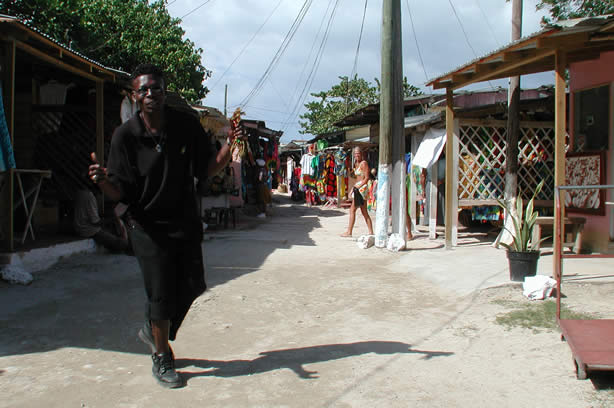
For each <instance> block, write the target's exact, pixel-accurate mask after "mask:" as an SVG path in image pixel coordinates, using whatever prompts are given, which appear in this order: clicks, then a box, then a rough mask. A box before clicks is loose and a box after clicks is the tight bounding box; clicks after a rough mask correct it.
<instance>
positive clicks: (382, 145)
mask: <svg viewBox="0 0 614 408" xmlns="http://www.w3.org/2000/svg"><path fill="white" fill-rule="evenodd" d="M382 17H383V18H382V72H381V75H382V92H381V96H380V125H379V169H378V172H377V178H378V183H377V202H378V205H377V213H376V218H375V231H374V232H375V245H376V246H377V247H380V248H381V247H385V246H386V244H387V243H388V220H389V218H388V203H389V200H390V191H391V182H392V185H393V188H392V191H393V198H392V205H393V207H392V211H393V220H394V219H395V218H396V222H394V223H393V231H395V230H398V228H399V224H400V222H402V223H403V228H402V231H403V230H404V224H405V221H404V220H405V218H403V220H399V218H401V217H399V215H400V213H401V212H402V215H403V216H405V217H406V214H405V210H401V209H400V208H399V207H400V204H405V200H403V203H400V201H401V197H399V194H400V193H401V192H402V195H403V196H404V195H405V190H404V189H401V182H402V181H404V180H400V178H399V179H397V177H398V175H397V172H396V171H395V172H394V174H393V162H394V164H395V170H396V168H397V166H396V165H397V164H398V161H399V159H402V157H400V156H401V155H402V154H403V153H404V144H405V139H404V136H403V93H402V89H403V82H402V77H403V61H402V60H403V59H402V48H401V1H400V0H383V12H382ZM400 143H402V145H399V144H400ZM400 149H403V150H401V151H399V150H400ZM391 176H393V177H391ZM403 185H404V183H403ZM403 207H404V205H403ZM394 215H396V217H394ZM403 236H404V235H403Z"/></svg>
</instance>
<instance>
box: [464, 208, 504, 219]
mask: <svg viewBox="0 0 614 408" xmlns="http://www.w3.org/2000/svg"><path fill="white" fill-rule="evenodd" d="M502 218H503V212H502V211H501V207H499V206H498V205H491V206H480V207H472V208H471V219H472V220H474V221H499V220H501V219H502Z"/></svg>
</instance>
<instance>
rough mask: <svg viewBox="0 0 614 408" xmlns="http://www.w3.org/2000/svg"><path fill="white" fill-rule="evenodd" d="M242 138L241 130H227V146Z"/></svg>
mask: <svg viewBox="0 0 614 408" xmlns="http://www.w3.org/2000/svg"><path fill="white" fill-rule="evenodd" d="M242 137H243V129H241V127H236V128H235V129H228V144H229V145H232V144H233V143H234V141H235V140H237V139H241V138H242Z"/></svg>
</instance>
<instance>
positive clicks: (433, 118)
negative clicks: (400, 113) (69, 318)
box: [405, 112, 443, 129]
mask: <svg viewBox="0 0 614 408" xmlns="http://www.w3.org/2000/svg"><path fill="white" fill-rule="evenodd" d="M442 118H443V113H442V112H430V113H427V114H424V115H418V116H410V117H408V118H405V129H412V128H415V127H417V126H420V125H428V124H431V123H435V122H439V121H440V120H441V119H442Z"/></svg>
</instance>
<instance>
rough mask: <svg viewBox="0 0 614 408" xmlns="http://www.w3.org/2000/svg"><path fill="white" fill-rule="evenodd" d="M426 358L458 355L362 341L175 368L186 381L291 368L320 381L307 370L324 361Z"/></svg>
mask: <svg viewBox="0 0 614 408" xmlns="http://www.w3.org/2000/svg"><path fill="white" fill-rule="evenodd" d="M368 353H375V354H384V355H385V354H422V355H423V357H422V358H423V359H425V360H430V359H431V358H433V357H448V356H451V355H453V354H454V353H451V352H445V351H427V350H417V349H412V348H411V345H410V344H406V343H401V342H396V341H361V342H356V343H346V344H326V345H321V346H311V347H301V348H293V349H284V350H272V351H264V352H262V353H260V357H258V358H255V359H253V360H230V361H217V360H199V359H178V360H176V362H175V364H176V367H177V369H178V370H179V371H181V374H182V376H183V377H184V379H185V380H186V381H189V379H191V378H193V377H205V376H215V377H239V376H243V375H252V374H259V373H264V372H267V371H273V370H279V369H282V368H288V369H290V370H292V371H294V372H295V373H296V375H298V376H299V377H300V378H303V379H315V378H318V375H317V374H318V372H317V371H309V370H307V369H305V368H304V367H303V366H304V365H305V364H314V363H319V362H323V361H331V360H339V359H342V358H347V357H353V356H359V355H362V354H368ZM190 366H195V367H199V368H203V369H205V370H203V371H192V372H190V371H185V370H183V369H185V368H187V367H190Z"/></svg>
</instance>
